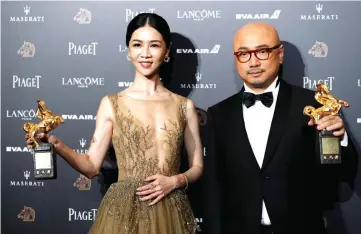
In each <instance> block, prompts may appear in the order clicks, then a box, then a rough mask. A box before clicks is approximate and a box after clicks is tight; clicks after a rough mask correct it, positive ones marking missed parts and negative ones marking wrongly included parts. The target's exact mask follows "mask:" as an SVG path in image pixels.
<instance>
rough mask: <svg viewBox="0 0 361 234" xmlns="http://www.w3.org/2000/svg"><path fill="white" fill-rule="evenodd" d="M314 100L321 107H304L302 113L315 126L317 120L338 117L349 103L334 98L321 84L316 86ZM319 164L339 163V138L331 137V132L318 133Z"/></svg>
mask: <svg viewBox="0 0 361 234" xmlns="http://www.w3.org/2000/svg"><path fill="white" fill-rule="evenodd" d="M315 99H316V100H317V102H318V103H320V104H321V105H323V106H321V107H319V108H317V109H316V108H315V107H313V106H306V107H305V108H304V109H303V113H304V114H305V115H308V116H309V117H310V118H311V119H313V121H314V122H315V123H316V124H317V123H318V121H319V119H321V118H322V117H323V116H326V115H338V113H339V111H340V110H341V107H342V106H344V107H349V106H350V105H349V103H348V102H346V101H344V100H339V99H337V98H335V97H334V96H333V95H332V94H331V93H330V91H329V90H328V88H327V86H326V85H325V84H323V83H319V84H317V90H316V94H315ZM318 136H319V146H320V158H321V164H339V163H341V144H340V138H339V137H337V136H334V135H333V132H332V131H327V130H326V129H323V130H321V131H318Z"/></svg>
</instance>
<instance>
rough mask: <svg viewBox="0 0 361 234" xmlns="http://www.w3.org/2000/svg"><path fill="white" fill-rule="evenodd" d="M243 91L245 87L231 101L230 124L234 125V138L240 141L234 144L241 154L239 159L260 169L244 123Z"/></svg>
mask: <svg viewBox="0 0 361 234" xmlns="http://www.w3.org/2000/svg"><path fill="white" fill-rule="evenodd" d="M243 92H244V89H242V90H241V91H240V92H239V93H238V94H237V95H235V96H234V98H233V100H232V101H231V103H230V108H229V109H230V112H229V114H230V116H229V117H230V124H231V125H232V129H234V134H232V139H236V142H239V143H238V144H237V143H235V145H234V147H235V150H236V152H237V153H238V154H239V159H242V161H243V162H244V163H248V164H249V166H251V167H254V168H258V169H260V167H259V165H258V163H257V160H256V157H255V155H254V153H253V150H252V147H251V144H250V142H249V139H248V136H247V131H246V128H245V124H244V119H243V108H242V94H243Z"/></svg>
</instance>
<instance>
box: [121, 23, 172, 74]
mask: <svg viewBox="0 0 361 234" xmlns="http://www.w3.org/2000/svg"><path fill="white" fill-rule="evenodd" d="M128 54H129V58H130V60H131V61H132V63H133V65H134V67H135V69H136V71H137V72H138V73H139V74H141V75H143V76H145V77H148V78H152V77H153V76H154V75H156V74H157V73H158V71H159V68H160V66H161V65H162V63H163V61H164V58H165V57H166V56H168V54H169V49H167V47H166V43H165V41H164V39H163V37H162V35H161V34H160V33H159V32H158V31H157V30H156V29H154V28H152V27H149V26H144V27H141V28H138V29H137V30H135V31H134V32H133V34H132V37H131V38H130V41H129V49H128Z"/></svg>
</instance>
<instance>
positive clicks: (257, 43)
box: [233, 26, 284, 89]
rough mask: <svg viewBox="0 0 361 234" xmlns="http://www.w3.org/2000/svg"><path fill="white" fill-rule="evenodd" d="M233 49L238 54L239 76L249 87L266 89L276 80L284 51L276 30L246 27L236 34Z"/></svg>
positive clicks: (236, 59) (236, 60)
mask: <svg viewBox="0 0 361 234" xmlns="http://www.w3.org/2000/svg"><path fill="white" fill-rule="evenodd" d="M277 46H278V47H277ZM233 49H234V51H235V52H238V53H237V54H236V55H235V56H234V57H235V62H236V68H237V71H238V74H239V76H240V77H241V78H242V80H243V81H244V82H245V83H246V84H247V85H248V86H249V87H251V88H255V89H266V88H267V87H268V86H269V85H270V84H271V83H272V82H273V80H274V79H275V78H276V76H277V73H278V70H279V66H280V64H281V63H282V62H283V54H284V50H283V46H282V45H280V44H279V39H278V35H277V33H276V32H275V31H274V30H272V29H270V28H267V27H263V26H250V27H245V28H244V29H241V30H240V31H239V32H238V33H237V34H236V36H235V39H234V44H233ZM252 51H253V53H252ZM249 52H251V53H249Z"/></svg>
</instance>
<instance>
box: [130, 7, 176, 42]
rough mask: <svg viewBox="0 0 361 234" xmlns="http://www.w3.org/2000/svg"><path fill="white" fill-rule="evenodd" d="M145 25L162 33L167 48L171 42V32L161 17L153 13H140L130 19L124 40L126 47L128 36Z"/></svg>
mask: <svg viewBox="0 0 361 234" xmlns="http://www.w3.org/2000/svg"><path fill="white" fill-rule="evenodd" d="M147 25H148V26H150V27H152V28H154V29H155V30H157V31H158V32H159V33H160V34H161V35H162V37H163V39H164V41H165V44H166V46H167V48H169V47H170V44H171V34H170V29H169V25H168V23H167V21H166V20H165V19H164V18H163V17H161V16H159V15H157V14H155V13H141V14H139V15H137V16H136V17H134V18H133V19H132V20H131V21H130V23H129V24H128V28H127V34H126V42H125V43H126V45H127V47H129V41H130V38H131V37H132V34H133V32H134V31H135V30H137V29H138V28H141V27H144V26H147Z"/></svg>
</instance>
